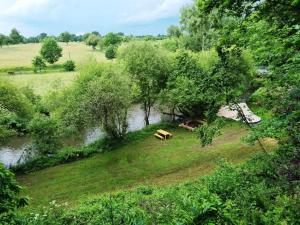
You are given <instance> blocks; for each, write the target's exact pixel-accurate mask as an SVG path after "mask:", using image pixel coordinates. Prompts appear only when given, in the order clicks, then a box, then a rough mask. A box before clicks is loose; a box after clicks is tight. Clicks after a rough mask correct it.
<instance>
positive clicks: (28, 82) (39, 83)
mask: <svg viewBox="0 0 300 225" xmlns="http://www.w3.org/2000/svg"><path fill="white" fill-rule="evenodd" d="M75 77H76V72H57V73H38V74H35V73H33V74H21V75H14V76H9V75H0V78H4V79H7V80H9V81H10V82H11V83H13V84H15V85H17V86H18V87H26V86H28V87H31V88H32V89H33V91H34V92H35V94H38V95H43V94H45V93H47V92H48V91H50V90H51V89H53V88H55V89H58V88H63V87H66V86H68V85H69V84H71V83H72V81H73V80H74V79H75Z"/></svg>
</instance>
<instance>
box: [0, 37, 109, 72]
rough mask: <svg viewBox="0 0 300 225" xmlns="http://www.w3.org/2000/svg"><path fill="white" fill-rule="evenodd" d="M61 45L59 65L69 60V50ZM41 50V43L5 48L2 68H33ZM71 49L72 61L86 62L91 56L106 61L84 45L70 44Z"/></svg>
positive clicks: (0, 54)
mask: <svg viewBox="0 0 300 225" xmlns="http://www.w3.org/2000/svg"><path fill="white" fill-rule="evenodd" d="M59 44H60V46H61V47H62V48H63V56H62V57H61V58H60V60H59V61H58V64H62V63H64V62H65V61H66V60H68V59H69V55H68V48H67V45H66V44H65V43H59ZM40 49H41V44H40V43H36V44H19V45H11V46H8V47H7V46H4V47H3V48H0V68H6V67H9V68H11V67H21V66H31V61H32V59H33V58H34V57H35V56H37V55H38V54H39V51H40ZM69 49H70V55H71V59H72V60H74V61H75V62H76V63H80V62H82V61H84V60H86V59H87V58H88V57H89V56H93V57H95V58H96V59H97V60H98V61H101V60H105V56H104V54H103V53H102V52H100V51H97V50H95V51H94V50H92V48H91V47H88V46H86V45H85V44H84V43H76V42H72V43H69Z"/></svg>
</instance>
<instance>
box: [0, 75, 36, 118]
mask: <svg viewBox="0 0 300 225" xmlns="http://www.w3.org/2000/svg"><path fill="white" fill-rule="evenodd" d="M0 107H1V108H2V109H5V110H7V111H10V112H13V113H15V114H16V115H18V116H20V117H25V118H27V117H29V118H30V117H31V114H32V113H33V107H32V104H31V103H30V101H29V100H28V99H27V98H26V96H25V95H24V94H23V93H22V91H21V90H19V89H18V88H17V87H16V86H14V85H13V84H11V83H9V82H7V81H5V80H0Z"/></svg>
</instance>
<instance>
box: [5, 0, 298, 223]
mask: <svg viewBox="0 0 300 225" xmlns="http://www.w3.org/2000/svg"><path fill="white" fill-rule="evenodd" d="M299 9H300V1H298V0H295V1H272V2H271V1H259V0H242V1H235V0H231V1H214V0H195V1H194V2H193V4H191V5H189V6H187V7H186V8H184V9H183V10H182V16H181V26H180V27H177V26H172V27H170V28H169V29H168V38H166V39H164V40H160V41H158V40H153V39H154V38H151V37H144V38H143V40H140V39H138V38H133V37H127V36H125V35H124V34H121V33H108V34H107V35H105V36H104V37H101V35H100V34H99V33H98V32H92V33H88V34H86V35H85V36H84V37H82V38H83V40H85V42H86V44H87V45H90V46H92V48H93V49H96V47H97V46H98V47H99V48H100V49H101V50H103V51H106V56H107V58H109V59H113V58H115V57H116V60H114V61H111V62H107V63H99V62H97V61H96V60H94V59H89V62H88V63H86V64H85V65H83V66H81V67H80V68H79V75H78V77H77V78H76V80H75V81H74V83H73V84H72V85H70V86H69V87H68V88H65V89H64V90H54V91H52V92H49V93H48V94H47V95H46V96H45V97H43V98H40V97H38V96H36V95H35V94H34V93H33V92H32V90H30V89H20V88H18V87H16V86H14V85H12V84H10V83H9V82H7V81H5V80H4V81H2V80H0V82H1V83H0V86H1V89H0V114H1V120H0V131H1V133H0V138H1V140H3V141H5V140H6V139H7V137H9V136H12V135H15V134H18V135H22V134H23V133H26V132H29V133H30V135H31V136H32V137H33V140H34V141H33V145H32V146H31V148H29V149H28V151H33V152H34V154H33V155H34V157H36V158H33V159H32V160H31V161H28V162H29V163H30V164H26V163H25V164H24V165H20V167H18V168H17V170H20V171H23V172H24V171H26V169H29V170H32V169H40V168H43V167H45V166H39V165H38V164H39V163H42V164H45V165H49V166H51V165H56V164H58V163H61V162H65V161H70V160H76V159H78V158H82V157H81V154H82V155H83V156H89V155H91V154H93V153H96V152H97V150H99V151H100V148H102V147H103V144H108V146H110V145H111V143H116V142H121V143H122V142H124V141H126V137H128V132H127V128H128V126H127V113H128V109H129V107H130V105H131V104H132V103H133V102H136V103H140V104H141V106H142V109H143V111H144V115H145V124H146V125H148V124H149V114H150V112H151V109H152V108H153V107H154V105H156V104H157V105H160V108H161V110H162V111H164V112H165V113H167V114H170V115H172V117H173V119H175V116H176V115H178V114H180V116H181V117H184V118H200V119H201V120H203V121H204V124H203V125H202V126H200V127H199V128H198V129H197V130H196V134H197V136H198V137H199V139H200V142H201V144H202V146H206V145H209V144H212V143H213V140H214V138H215V137H216V136H217V135H218V134H219V133H220V129H221V128H222V126H223V125H224V123H223V121H222V120H220V119H219V118H218V117H217V116H216V114H217V111H218V110H219V108H220V107H221V106H222V105H227V104H230V105H235V106H238V104H237V103H239V102H241V101H247V102H248V103H250V104H251V105H253V106H254V107H259V108H260V109H261V110H264V111H268V112H270V116H269V118H265V119H264V121H263V122H262V123H260V124H257V125H256V126H252V125H251V124H249V123H248V122H247V119H246V118H245V115H244V114H243V112H242V110H240V109H239V108H238V111H239V114H240V118H241V120H242V121H244V122H245V123H246V125H247V126H248V128H249V130H250V131H251V132H250V133H249V134H248V135H247V136H246V137H244V140H245V141H247V142H249V143H250V144H253V143H258V144H259V146H260V148H261V150H262V152H261V154H259V155H257V156H254V157H253V158H252V159H251V160H250V161H248V162H247V163H244V164H242V165H238V166H232V165H230V164H228V163H226V162H223V163H221V165H220V168H218V169H217V170H216V172H215V173H214V174H212V175H210V176H207V177H205V178H203V179H199V180H197V181H193V182H188V183H186V184H182V185H177V186H173V187H170V188H164V189H159V188H150V187H140V188H138V189H135V190H132V191H127V192H119V193H116V194H108V195H104V196H102V197H99V198H94V199H92V200H90V201H86V202H84V203H83V204H82V205H79V206H78V205H76V206H75V207H73V209H68V207H67V206H62V205H58V204H56V203H55V202H53V203H52V204H51V205H50V206H49V207H48V208H46V209H44V210H42V211H41V212H39V213H38V214H27V213H20V212H19V211H18V210H17V208H18V207H19V206H22V205H24V204H25V203H26V201H25V200H22V199H19V198H18V196H17V194H18V192H19V190H20V188H19V187H18V186H17V184H16V182H15V180H14V178H13V177H12V174H11V173H10V172H8V170H7V169H5V168H3V167H2V166H1V167H0V172H1V182H3V183H4V184H5V185H4V186H3V185H1V188H0V194H1V195H3V196H4V198H3V199H4V201H3V202H2V198H1V202H0V210H1V211H0V222H1V223H4V224H14V223H15V224H299V221H300V218H299V213H298V212H299V211H300V208H299V205H300V197H299V195H300V189H299V188H300V186H299V181H300V134H299V130H300V124H299V121H300V72H299V69H300V68H299V59H300V58H299V43H300V27H299V24H300V14H299ZM44 36H45V35H44ZM71 36H72V35H70V34H67V33H64V34H62V35H61V36H60V40H62V41H63V42H65V43H67V44H68V43H69V41H70V40H71ZM0 38H1V39H0V40H1V42H0V43H2V44H1V46H2V45H3V43H4V41H3V40H5V37H3V36H0ZM157 39H158V38H157ZM23 41H24V39H23V38H22V36H21V35H20V34H19V33H18V31H17V30H15V29H14V30H12V32H11V34H10V43H12V44H17V43H20V42H23ZM6 42H7V40H6ZM46 48H47V49H48V50H47V49H46ZM52 50H53V51H52ZM41 56H42V57H43V59H42V58H35V59H34V61H33V63H34V65H35V68H36V70H42V69H44V64H43V63H44V62H43V60H46V61H47V62H48V63H50V64H52V63H54V62H56V61H57V60H58V58H59V57H60V56H61V49H60V47H59V46H58V45H57V43H56V40H55V39H54V38H45V37H44V46H43V47H42V50H41ZM259 68H260V70H259ZM261 68H263V70H261ZM262 71H263V72H262ZM92 123H96V124H97V125H98V126H99V127H101V128H102V130H103V131H105V133H106V137H105V139H103V140H102V141H101V142H98V145H97V144H94V145H91V146H89V147H87V148H81V149H80V150H78V149H77V148H71V149H68V151H67V152H66V150H65V149H64V150H60V149H62V147H63V146H62V143H61V139H62V138H63V137H66V136H68V135H74V134H75V133H78V132H80V131H81V129H83V128H85V127H88V126H89V125H90V124H92ZM265 138H273V139H275V140H277V141H278V148H277V149H276V150H274V151H273V152H271V153H270V152H267V151H266V149H265V146H264V144H263V142H262V140H263V139H265ZM99 151H98V152H99ZM78 154H79V155H80V156H79V157H75V156H76V155H78ZM74 155H75V156H74ZM64 157H66V160H65V161H64V160H62V159H63V158H64ZM35 163H36V164H35ZM28 165H29V166H28ZM2 174H3V175H2ZM2 187H3V188H2ZM6 196H8V197H6ZM20 202H21V203H22V204H20ZM2 208H3V209H4V210H2Z"/></svg>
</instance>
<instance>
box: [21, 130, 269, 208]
mask: <svg viewBox="0 0 300 225" xmlns="http://www.w3.org/2000/svg"><path fill="white" fill-rule="evenodd" d="M172 133H173V134H174V137H173V139H171V140H168V141H160V140H157V139H155V138H154V137H153V136H152V135H151V136H149V137H147V138H145V139H144V140H139V141H135V142H133V143H131V144H130V145H127V146H124V147H121V148H119V149H117V150H115V151H111V152H107V153H104V154H98V155H96V156H94V157H91V158H88V159H84V160H80V161H76V162H73V163H69V164H64V165H60V166H55V167H52V168H48V169H44V170H41V171H37V172H34V173H30V174H27V175H22V176H19V177H17V179H18V181H19V182H20V183H21V184H22V185H23V186H25V190H24V192H23V194H24V195H27V196H29V197H30V198H31V200H30V207H39V206H44V205H46V204H48V203H49V202H50V201H52V200H57V201H59V202H65V201H67V202H69V203H70V204H71V205H72V204H73V205H74V204H76V202H78V201H81V200H83V199H86V198H88V197H91V196H94V195H96V194H100V193H104V192H113V191H117V190H121V189H126V188H132V187H135V186H137V185H141V184H146V185H159V186H161V185H170V184H174V183H179V182H183V181H187V180H192V179H195V178H197V177H199V176H202V175H205V174H208V173H210V172H211V171H212V170H213V169H214V168H215V166H216V163H217V162H218V160H219V159H220V158H227V159H228V160H229V161H231V162H234V163H239V162H241V161H243V160H246V159H248V158H249V157H250V155H251V154H253V153H254V152H258V151H260V149H259V147H258V146H248V145H246V144H244V143H243V142H242V141H241V140H240V137H241V136H242V135H244V134H246V133H247V130H246V129H245V128H242V127H241V126H240V125H238V124H233V125H229V126H228V127H226V128H224V130H223V135H222V136H220V137H218V138H217V139H216V140H215V142H214V144H213V145H212V146H209V147H205V148H202V147H201V146H200V144H199V141H198V140H197V139H196V137H195V136H194V135H193V134H192V133H189V132H187V131H185V130H183V129H175V130H172ZM274 145H275V143H274V142H272V141H270V140H269V141H266V146H267V148H269V149H271V148H272V147H274Z"/></svg>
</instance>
